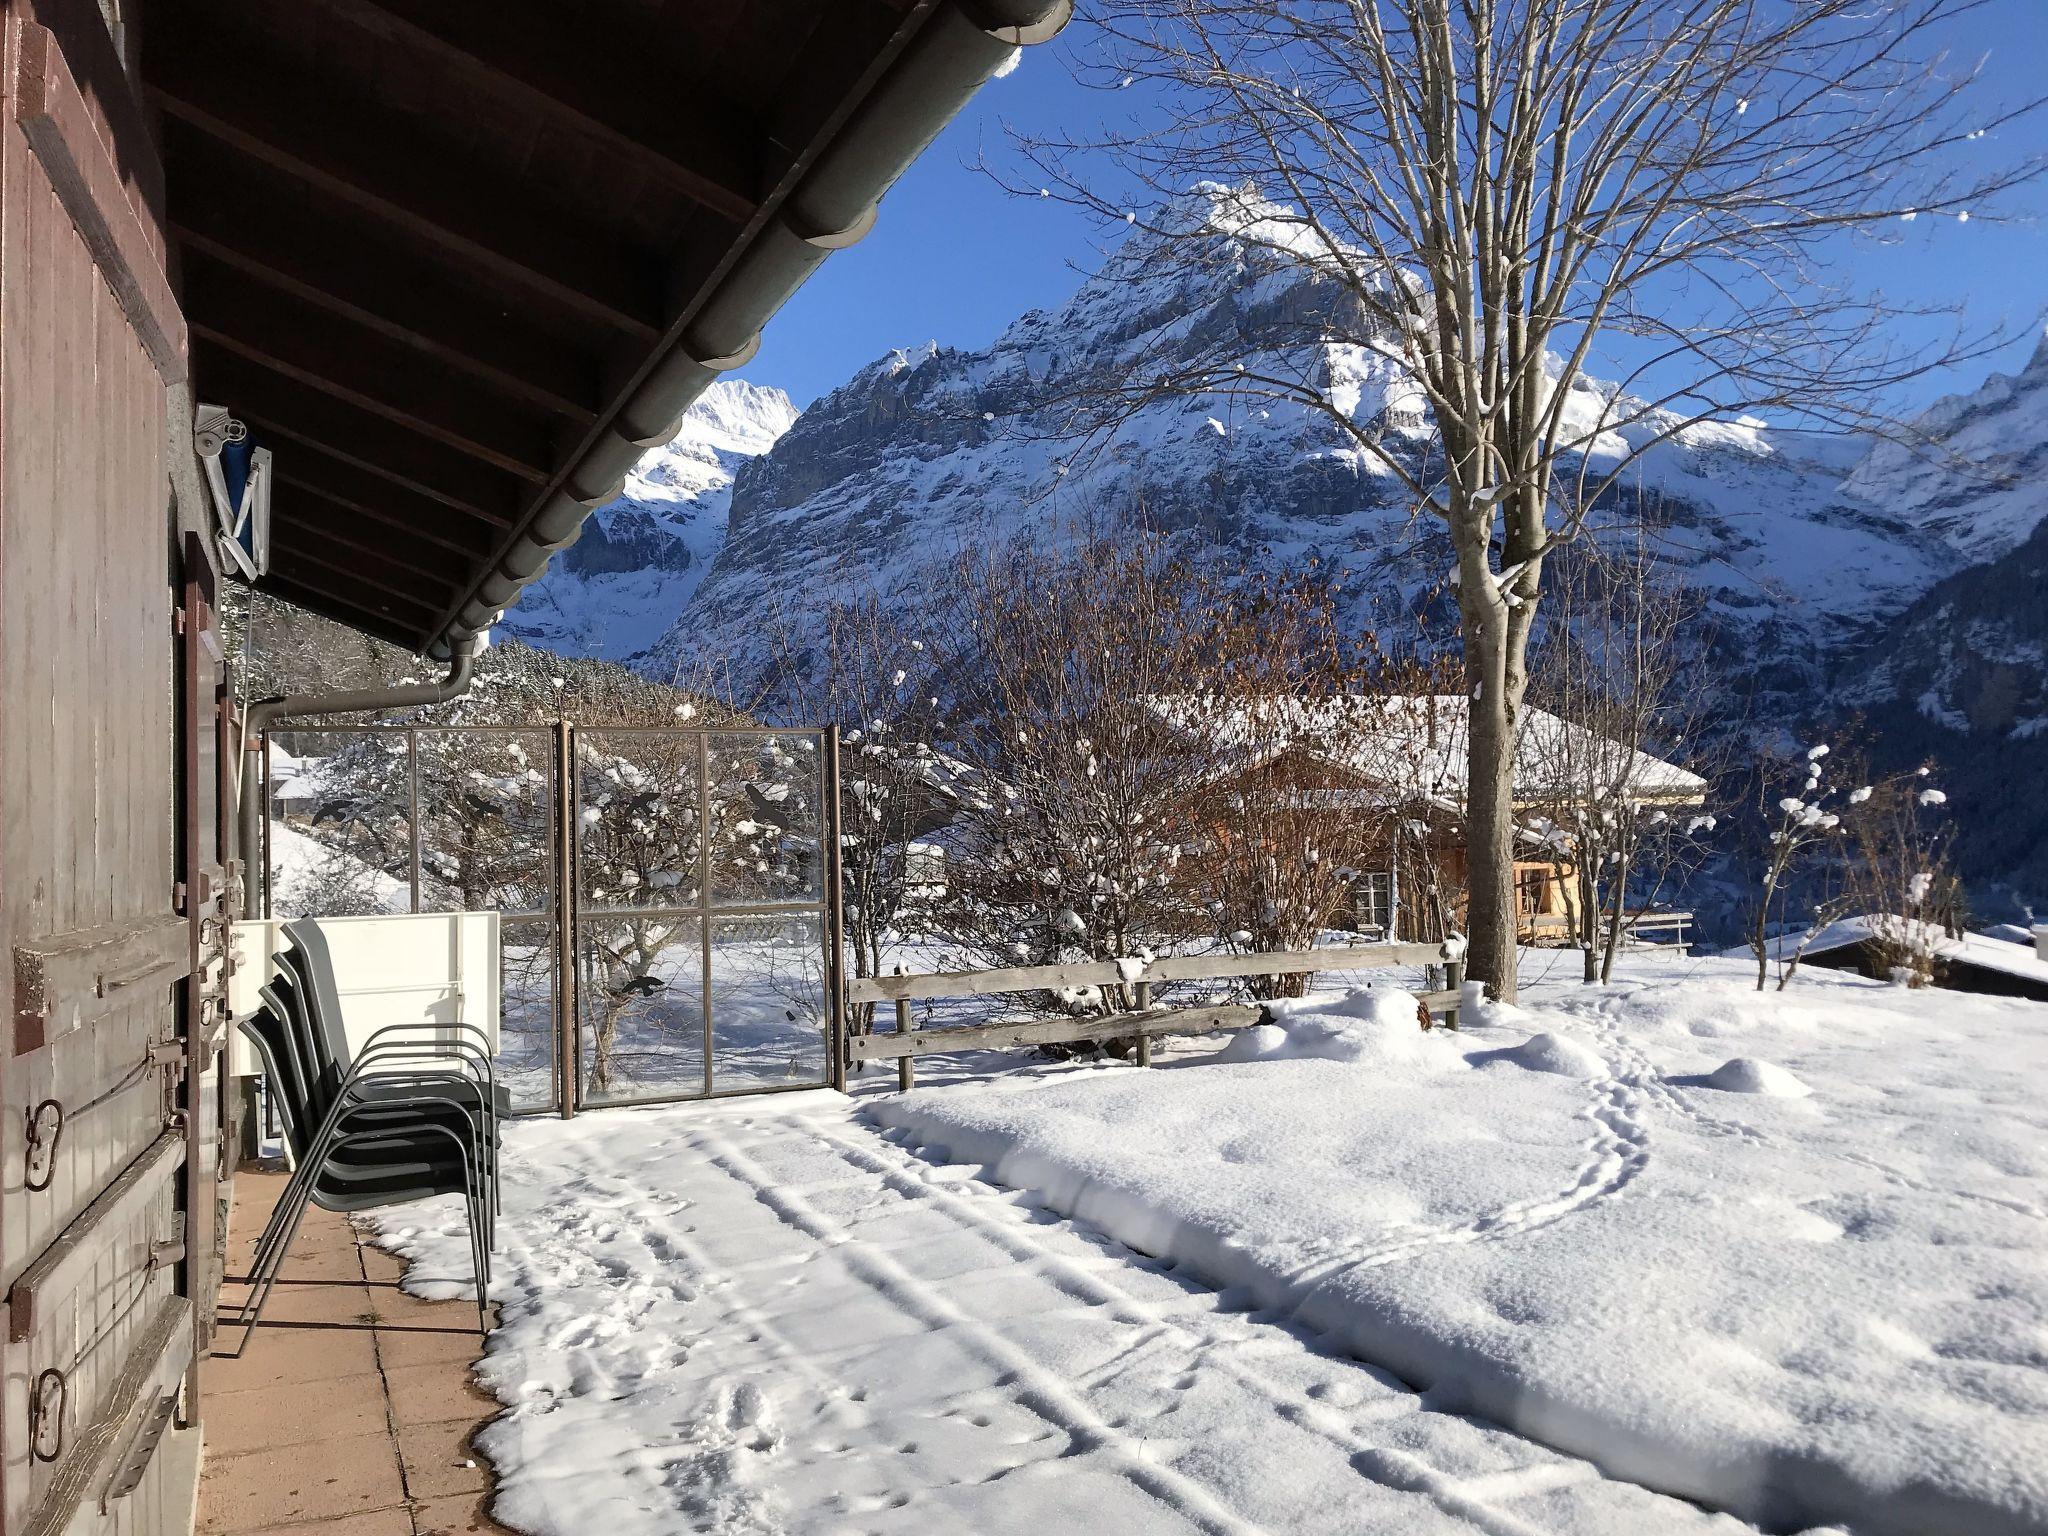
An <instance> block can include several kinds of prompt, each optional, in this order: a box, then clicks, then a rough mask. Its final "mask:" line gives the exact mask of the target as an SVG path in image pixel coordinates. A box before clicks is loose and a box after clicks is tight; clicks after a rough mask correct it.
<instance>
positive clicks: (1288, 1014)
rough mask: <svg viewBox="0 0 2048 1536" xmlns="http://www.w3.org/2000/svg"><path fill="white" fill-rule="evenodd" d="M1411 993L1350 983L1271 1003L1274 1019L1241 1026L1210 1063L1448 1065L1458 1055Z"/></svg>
mask: <svg viewBox="0 0 2048 1536" xmlns="http://www.w3.org/2000/svg"><path fill="white" fill-rule="evenodd" d="M1421 1009H1422V1005H1421V1003H1420V1002H1419V1001H1417V999H1416V997H1415V995H1414V994H1413V993H1412V992H1402V991H1399V990H1396V989H1390V988H1373V987H1353V988H1351V989H1350V990H1348V991H1345V992H1320V993H1311V994H1309V995H1308V996H1307V997H1301V998H1282V999H1280V1000H1279V1001H1277V1002H1274V1003H1272V1004H1269V1005H1268V1007H1267V1012H1268V1013H1269V1014H1271V1015H1272V1017H1273V1020H1274V1022H1273V1023H1271V1024H1261V1025H1259V1026H1258V1027H1257V1028H1255V1029H1248V1030H1245V1031H1244V1032H1243V1033H1241V1034H1239V1035H1238V1036H1237V1037H1236V1038H1235V1039H1233V1040H1232V1041H1231V1042H1230V1043H1229V1044H1228V1045H1226V1046H1225V1047H1224V1048H1223V1049H1222V1050H1220V1051H1218V1052H1217V1053H1216V1054H1215V1056H1214V1057H1212V1058H1211V1059H1212V1060H1214V1061H1307V1060H1321V1061H1347V1062H1371V1063H1375V1064H1378V1065H1396V1064H1398V1065H1402V1066H1425V1067H1427V1066H1435V1067H1451V1066H1455V1065H1457V1064H1458V1060H1459V1058H1458V1056H1457V1053H1456V1052H1455V1051H1454V1050H1452V1049H1451V1048H1450V1047H1449V1046H1447V1045H1445V1044H1443V1043H1442V1039H1441V1037H1438V1036H1435V1035H1434V1034H1433V1033H1426V1032H1425V1031H1424V1030H1423V1028H1422V1018H1421Z"/></svg>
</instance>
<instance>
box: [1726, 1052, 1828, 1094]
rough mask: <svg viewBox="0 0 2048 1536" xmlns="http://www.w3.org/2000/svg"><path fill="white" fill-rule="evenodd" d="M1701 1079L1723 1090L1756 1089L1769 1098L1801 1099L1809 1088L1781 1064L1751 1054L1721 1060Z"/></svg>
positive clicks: (1739, 1091)
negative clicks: (1762, 1059)
mask: <svg viewBox="0 0 2048 1536" xmlns="http://www.w3.org/2000/svg"><path fill="white" fill-rule="evenodd" d="M1701 1082H1702V1083H1703V1084H1704V1086H1706V1087H1708V1088H1718V1089H1720V1090H1721V1091H1722V1092H1723V1093H1760V1094H1763V1095H1764V1096H1765V1097H1766V1098H1772V1099H1803V1098H1805V1097H1806V1096H1807V1095H1809V1094H1810V1093H1812V1092H1813V1090H1812V1089H1811V1088H1809V1087H1807V1086H1806V1084H1804V1083H1802V1082H1801V1081H1799V1079H1798V1078H1796V1077H1794V1076H1793V1075H1792V1074H1791V1073H1790V1072H1787V1071H1786V1070H1785V1069H1784V1068H1783V1067H1781V1066H1777V1065H1775V1064H1774V1063H1772V1062H1768V1061H1759V1060H1758V1059H1757V1058H1756V1057H1754V1056H1736V1057H1733V1058H1731V1059H1730V1060H1727V1061H1724V1062H1722V1063H1721V1065H1720V1066H1718V1067H1716V1068H1714V1070H1713V1071H1711V1072H1709V1073H1708V1074H1707V1075H1706V1076H1705V1077H1704V1078H1702V1079H1701Z"/></svg>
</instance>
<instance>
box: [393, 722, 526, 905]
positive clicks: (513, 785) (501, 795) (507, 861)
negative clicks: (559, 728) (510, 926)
mask: <svg viewBox="0 0 2048 1536" xmlns="http://www.w3.org/2000/svg"><path fill="white" fill-rule="evenodd" d="M419 774H420V910H421V911H423V912H493V911H494V912H504V913H507V914H512V913H532V914H535V915H538V914H540V913H544V912H546V911H547V910H548V905H549V902H550V901H551V900H552V898H553V889H554V883H553V871H552V864H553V858H552V848H551V846H550V838H549V833H550V831H551V825H552V822H553V818H554V742H553V740H552V739H551V738H550V737H549V736H548V734H547V733H546V732H544V731H476V730H467V731H465V730H422V731H421V732H420V733H419Z"/></svg>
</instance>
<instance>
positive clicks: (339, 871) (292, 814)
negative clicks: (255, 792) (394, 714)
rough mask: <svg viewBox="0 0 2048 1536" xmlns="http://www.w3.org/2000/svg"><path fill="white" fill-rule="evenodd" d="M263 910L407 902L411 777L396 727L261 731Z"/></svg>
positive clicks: (365, 908) (367, 907) (293, 911)
mask: <svg viewBox="0 0 2048 1536" xmlns="http://www.w3.org/2000/svg"><path fill="white" fill-rule="evenodd" d="M269 812H270V826H269V837H270V869H269V874H270V914H271V916H273V917H282V918H293V917H362V916H368V915H371V914H375V913H384V912H410V911H411V910H412V777H411V764H410V761H409V759H408V755H407V752H406V744H405V732H404V731H402V730H399V731H394V730H383V731H305V730H300V731H277V732H273V733H272V735H271V738H270V798H269Z"/></svg>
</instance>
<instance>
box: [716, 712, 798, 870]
mask: <svg viewBox="0 0 2048 1536" xmlns="http://www.w3.org/2000/svg"><path fill="white" fill-rule="evenodd" d="M709 756H710V762H711V816H712V840H711V848H712V860H711V900H712V904H713V905H714V906H719V907H733V906H751V905H758V904H763V903H769V902H816V901H822V900H823V899H824V890H825V883H824V871H823V868H822V867H821V866H822V860H821V857H820V846H821V843H822V839H821V837H820V834H819V815H820V810H821V805H822V802H823V799H824V763H823V761H822V756H823V754H822V751H821V749H820V745H819V739H818V737H817V736H815V735H812V734H809V733H797V732H784V733H778V734H774V735H767V734H760V733H754V734H748V733H742V732H737V731H735V732H727V733H714V734H713V735H712V736H711V738H710V744H709Z"/></svg>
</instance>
